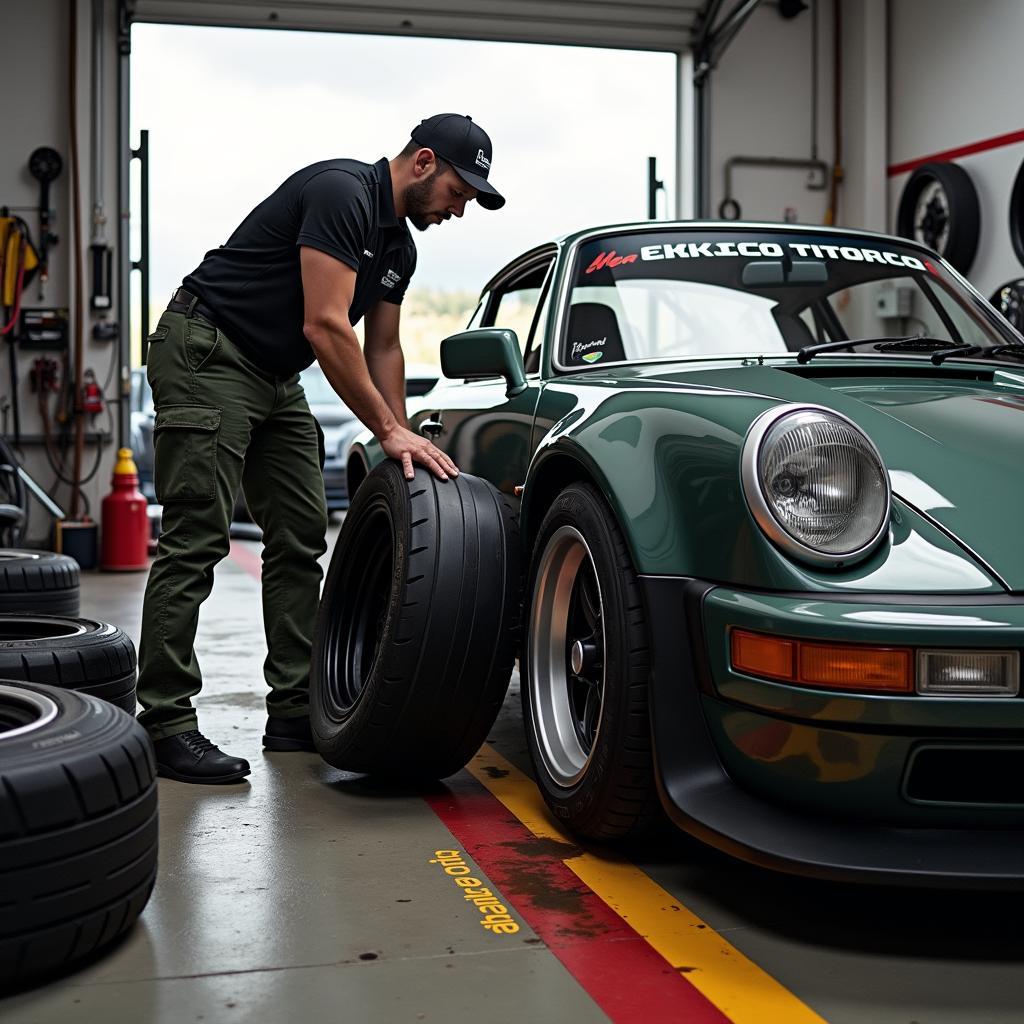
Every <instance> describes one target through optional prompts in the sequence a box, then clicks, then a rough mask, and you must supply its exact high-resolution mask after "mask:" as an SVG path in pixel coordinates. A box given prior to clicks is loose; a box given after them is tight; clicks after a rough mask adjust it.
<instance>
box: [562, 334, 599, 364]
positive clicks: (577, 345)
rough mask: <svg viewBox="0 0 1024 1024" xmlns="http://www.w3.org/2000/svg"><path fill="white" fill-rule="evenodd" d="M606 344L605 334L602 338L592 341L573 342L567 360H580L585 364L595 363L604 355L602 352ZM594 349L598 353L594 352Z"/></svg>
mask: <svg viewBox="0 0 1024 1024" xmlns="http://www.w3.org/2000/svg"><path fill="white" fill-rule="evenodd" d="M607 342H608V335H607V334H606V335H605V336H604V337H603V338H595V339H594V340H593V341H574V342H573V343H572V349H571V350H570V352H569V358H570V359H582V360H583V361H584V362H585V363H596V362H597V361H598V359H600V358H601V356H603V355H604V352H603V351H602V350H603V349H604V347H605V345H606V344H607ZM595 349H597V350H598V351H594V350H595Z"/></svg>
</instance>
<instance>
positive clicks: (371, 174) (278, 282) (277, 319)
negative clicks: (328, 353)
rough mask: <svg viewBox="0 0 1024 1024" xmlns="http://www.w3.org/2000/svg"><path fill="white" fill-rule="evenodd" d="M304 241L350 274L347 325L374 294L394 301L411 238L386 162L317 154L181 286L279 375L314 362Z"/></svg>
mask: <svg viewBox="0 0 1024 1024" xmlns="http://www.w3.org/2000/svg"><path fill="white" fill-rule="evenodd" d="M302 245H308V246H311V247H312V248H314V249H319V250H321V251H322V252H325V253H327V254H328V255H330V256H333V257H334V258H335V259H338V260H341V262H342V263H345V264H346V265H347V266H350V267H351V268H352V269H353V270H354V271H356V287H355V294H354V296H353V299H352V305H351V306H350V307H349V319H350V320H351V321H352V324H353V325H355V324H357V323H358V322H359V321H360V320H361V319H362V317H363V315H364V314H365V313H366V311H367V310H368V309H369V308H370V307H371V306H373V305H374V304H375V303H377V302H378V301H380V300H384V301H385V302H392V303H394V304H395V305H401V302H402V299H403V298H404V296H405V290H406V288H407V287H408V285H409V279H410V278H411V277H412V274H413V271H414V270H415V269H416V244H415V243H414V242H413V240H412V236H411V235H410V234H409V228H408V227H407V226H406V223H405V220H404V218H403V219H402V220H399V218H398V217H397V216H396V215H395V199H394V196H393V195H392V191H391V171H390V168H389V166H388V161H387V159H382V160H378V161H377V163H375V164H364V163H361V162H360V161H358V160H322V161H320V163H316V164H311V165H310V166H309V167H304V168H303V169H302V170H301V171H297V172H296V173H295V174H293V175H292V176H291V177H290V178H289V179H288V180H287V181H286V182H285V183H284V184H283V185H281V187H280V188H279V189H277V191H276V192H274V193H273V194H272V195H271V196H269V197H268V198H267V199H265V200H264V201H263V202H262V203H260V204H259V206H257V207H256V209H255V210H253V211H252V213H250V214H249V216H248V217H246V218H245V220H243V221H242V223H241V224H240V225H239V226H238V227H237V228H236V229H235V231H234V233H233V234H232V235H231V237H230V238H229V239H228V241H227V244H226V245H223V246H221V247H220V248H219V249H211V250H210V252H208V253H207V254H206V256H205V257H204V258H203V262H202V263H200V264H199V266H198V267H197V268H196V269H195V270H194V271H192V273H191V274H189V275H188V276H187V277H186V278H185V280H184V281H183V282H182V283H183V285H184V287H185V288H187V289H188V290H189V291H190V292H192V293H193V294H194V295H198V296H199V299H200V301H201V302H202V303H203V304H204V305H206V306H208V307H209V308H210V310H211V311H212V313H213V317H214V320H215V322H216V324H217V326H218V327H220V328H221V330H223V331H224V332H225V333H226V334H227V335H228V337H230V338H231V340H232V341H234V342H235V343H236V344H237V345H238V346H239V347H240V348H241V349H242V350H243V351H244V352H245V353H246V355H248V356H249V358H250V359H251V360H252V361H253V362H254V363H255V364H256V365H257V366H259V367H262V368H263V369H266V370H269V371H270V372H272V373H275V374H280V375H285V374H293V373H298V371H299V370H302V369H305V367H307V366H309V364H310V363H312V362H313V350H312V348H310V345H309V342H308V341H306V337H305V335H304V334H303V333H302V326H303V320H304V315H303V313H304V310H303V301H302V272H301V268H300V265H299V246H302Z"/></svg>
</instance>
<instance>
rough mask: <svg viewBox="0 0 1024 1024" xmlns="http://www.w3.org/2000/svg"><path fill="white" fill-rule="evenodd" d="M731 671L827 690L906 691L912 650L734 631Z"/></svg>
mask: <svg viewBox="0 0 1024 1024" xmlns="http://www.w3.org/2000/svg"><path fill="white" fill-rule="evenodd" d="M730 646H731V650H732V664H733V667H734V668H736V669H738V670H739V671H740V672H745V673H747V674H748V675H752V676H761V677H762V678H765V679H777V680H781V681H783V682H787V683H796V684H797V685H800V686H818V687H822V688H825V689H833V690H861V691H868V692H871V691H874V692H878V691H882V692H888V693H892V692H896V693H910V692H912V691H913V689H914V662H913V657H912V654H913V652H912V651H911V650H910V649H909V648H905V647H867V646H862V645H860V644H857V645H853V644H822V643H807V642H804V641H802V640H791V639H786V638H783V637H774V636H767V635H765V634H764V633H749V632H747V631H746V630H742V629H734V630H733V631H732V635H731V638H730Z"/></svg>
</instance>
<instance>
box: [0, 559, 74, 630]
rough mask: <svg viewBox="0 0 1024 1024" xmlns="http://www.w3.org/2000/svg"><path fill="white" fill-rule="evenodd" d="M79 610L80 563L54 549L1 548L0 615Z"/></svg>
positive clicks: (46, 613) (53, 613) (64, 613)
mask: <svg viewBox="0 0 1024 1024" xmlns="http://www.w3.org/2000/svg"><path fill="white" fill-rule="evenodd" d="M78 611H79V590H78V563H77V562H76V561H75V560H74V559H73V558H71V557H69V556H68V555H57V554H54V553H53V552H52V551H24V550H20V549H17V548H4V549H2V550H0V615H12V614H13V615H22V614H25V613H29V614H32V613H35V614H39V615H71V616H75V615H77V614H78Z"/></svg>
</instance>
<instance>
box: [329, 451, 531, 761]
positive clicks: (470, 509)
mask: <svg viewBox="0 0 1024 1024" xmlns="http://www.w3.org/2000/svg"><path fill="white" fill-rule="evenodd" d="M520 572H521V568H520V554H519V528H518V524H517V521H516V517H515V513H514V510H513V508H512V503H511V501H510V499H509V498H507V497H506V496H505V495H503V494H501V493H500V492H499V491H498V490H497V489H496V488H494V487H493V486H492V485H491V484H490V483H488V482H487V481H486V480H481V479H480V478H479V477H474V476H470V475H469V474H467V473H460V474H459V475H458V476H457V477H454V478H452V479H450V480H448V481H445V482H442V481H440V480H437V479H436V478H435V477H434V476H432V475H431V474H430V473H428V472H427V471H426V470H425V469H422V468H419V467H417V468H416V473H415V478H414V479H413V480H406V479H405V477H404V476H403V474H402V469H401V467H400V466H399V465H398V464H397V463H395V462H391V461H389V462H386V463H383V464H382V465H380V466H378V467H377V468H376V469H374V470H373V472H371V473H370V474H369V475H368V476H367V477H366V479H365V480H364V481H363V483H362V484H361V485H360V487H359V490H358V491H357V492H356V494H355V497H354V498H353V500H352V505H351V507H350V508H349V511H348V514H347V516H346V517H345V523H344V526H343V527H342V530H341V534H340V536H339V537H338V543H337V546H336V547H335V549H334V555H333V557H332V559H331V566H330V569H329V571H328V573H327V579H326V581H325V583H324V591H323V597H322V598H321V601H320V610H319V612H318V614H317V621H316V628H315V631H314V637H313V657H312V665H311V675H310V724H311V726H312V729H313V739H314V742H315V743H316V747H317V750H318V751H319V752H320V755H321V756H322V757H323V758H324V760H326V761H327V762H328V763H329V764H332V765H334V766H335V767H337V768H342V769H345V770H347V771H353V772H367V773H372V774H376V775H381V776H391V777H401V778H404V779H408V780H413V781H415V780H424V781H425V780H429V779H438V778H444V777H445V776H447V775H451V774H453V773H454V772H457V771H458V770H459V769H460V768H462V767H463V766H464V765H465V764H466V763H467V762H468V761H469V760H470V759H471V758H472V756H473V755H474V754H475V753H476V751H477V750H478V749H479V748H480V745H481V744H482V743H483V742H484V740H485V739H486V738H487V733H488V732H489V731H490V728H491V726H492V725H493V724H494V721H495V719H496V718H497V717H498V712H499V711H500V710H501V705H502V701H503V700H504V697H505V691H506V690H507V689H508V684H509V679H510V677H511V674H512V668H513V665H514V663H515V656H516V648H517V644H518V623H519V610H520V600H521V577H520Z"/></svg>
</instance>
